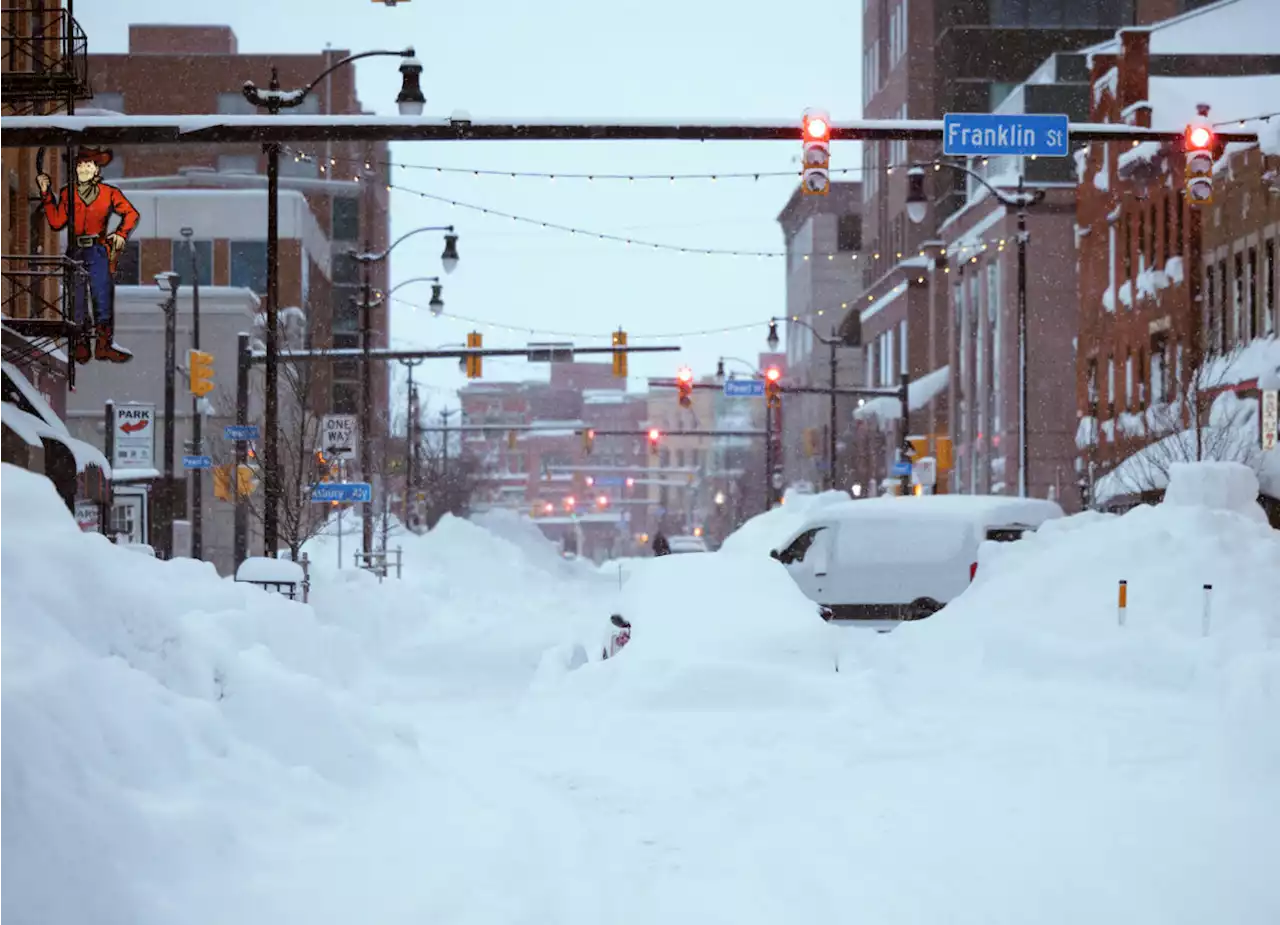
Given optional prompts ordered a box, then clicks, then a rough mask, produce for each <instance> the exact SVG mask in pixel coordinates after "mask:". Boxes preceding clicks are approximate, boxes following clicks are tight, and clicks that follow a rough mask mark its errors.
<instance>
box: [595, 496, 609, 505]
mask: <svg viewBox="0 0 1280 925" xmlns="http://www.w3.org/2000/svg"><path fill="white" fill-rule="evenodd" d="M596 505H597V506H598V507H608V506H609V496H608V495H601V496H600V497H599V498H596Z"/></svg>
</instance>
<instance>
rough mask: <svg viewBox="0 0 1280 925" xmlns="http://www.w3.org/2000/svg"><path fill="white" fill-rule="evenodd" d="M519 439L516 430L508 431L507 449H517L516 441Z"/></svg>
mask: <svg viewBox="0 0 1280 925" xmlns="http://www.w3.org/2000/svg"><path fill="white" fill-rule="evenodd" d="M518 439H519V437H518V436H517V434H516V432H515V431H514V430H509V431H507V449H508V450H514V449H515V448H516V441H517V440H518Z"/></svg>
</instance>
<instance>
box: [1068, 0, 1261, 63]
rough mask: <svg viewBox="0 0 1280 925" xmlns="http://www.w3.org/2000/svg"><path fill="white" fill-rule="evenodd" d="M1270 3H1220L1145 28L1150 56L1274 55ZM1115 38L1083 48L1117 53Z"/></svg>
mask: <svg viewBox="0 0 1280 925" xmlns="http://www.w3.org/2000/svg"><path fill="white" fill-rule="evenodd" d="M1275 12H1276V6H1275V2H1274V0H1222V2H1220V3H1215V4H1212V5H1210V6H1205V7H1201V8H1200V9H1198V10H1192V11H1191V12H1189V13H1183V14H1182V15H1181V16H1174V17H1171V18H1170V19H1166V20H1164V21H1162V22H1160V23H1157V24H1156V25H1154V26H1151V27H1149V28H1148V30H1147V31H1148V32H1150V33H1151V47H1150V51H1151V54H1153V55H1274V54H1276V37H1275V29H1276V19H1275ZM1119 47H1120V43H1119V40H1118V39H1110V40H1108V41H1106V42H1102V43H1100V44H1098V45H1094V46H1092V47H1090V48H1087V49H1085V51H1087V52H1111V51H1118V50H1119Z"/></svg>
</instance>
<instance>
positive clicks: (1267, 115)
mask: <svg viewBox="0 0 1280 925" xmlns="http://www.w3.org/2000/svg"><path fill="white" fill-rule="evenodd" d="M1276 116H1280V110H1277V111H1276V112H1264V113H1262V114H1261V115H1257V116H1249V117H1248V118H1245V119H1227V120H1225V121H1223V122H1215V123H1213V127H1214V128H1217V127H1219V126H1221V125H1239V126H1240V127H1241V128H1244V126H1245V125H1247V124H1248V123H1250V122H1270V121H1271V120H1272V119H1274V118H1275V117H1276Z"/></svg>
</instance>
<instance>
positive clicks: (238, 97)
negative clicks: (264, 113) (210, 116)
mask: <svg viewBox="0 0 1280 925" xmlns="http://www.w3.org/2000/svg"><path fill="white" fill-rule="evenodd" d="M218 115H220V116H256V115H258V107H257V106H255V105H253V104H252V103H250V102H249V101H248V100H247V99H245V98H244V94H243V93H219V94H218Z"/></svg>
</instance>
